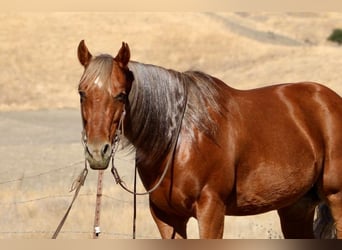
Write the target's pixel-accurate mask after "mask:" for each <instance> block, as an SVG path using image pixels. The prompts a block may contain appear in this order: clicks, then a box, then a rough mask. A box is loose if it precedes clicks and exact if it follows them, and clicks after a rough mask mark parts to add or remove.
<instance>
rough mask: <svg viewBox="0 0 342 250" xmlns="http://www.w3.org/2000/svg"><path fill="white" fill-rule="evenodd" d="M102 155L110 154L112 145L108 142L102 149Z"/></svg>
mask: <svg viewBox="0 0 342 250" xmlns="http://www.w3.org/2000/svg"><path fill="white" fill-rule="evenodd" d="M101 154H102V157H103V156H107V155H109V154H110V145H109V144H108V143H106V144H105V145H104V146H103V147H102V150H101Z"/></svg>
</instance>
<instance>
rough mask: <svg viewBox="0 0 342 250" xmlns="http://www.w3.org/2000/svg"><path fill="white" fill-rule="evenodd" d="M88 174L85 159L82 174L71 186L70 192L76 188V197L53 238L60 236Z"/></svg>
mask: <svg viewBox="0 0 342 250" xmlns="http://www.w3.org/2000/svg"><path fill="white" fill-rule="evenodd" d="M87 175H88V168H87V161H85V164H84V169H83V170H82V172H81V173H80V175H79V176H78V177H77V179H76V180H75V181H74V182H73V183H72V185H71V188H70V192H72V191H74V190H75V193H74V197H73V198H72V201H71V203H70V205H69V207H68V209H67V211H66V213H65V214H64V216H63V218H62V220H61V221H60V223H59V225H58V226H57V229H56V231H55V233H54V234H53V235H52V239H57V236H58V234H59V232H60V231H61V229H62V227H63V225H64V223H65V221H66V219H67V217H68V215H69V212H70V210H71V208H72V205H73V204H74V202H75V200H76V198H77V195H78V193H79V192H80V189H81V187H82V186H83V185H84V182H85V179H86V178H87Z"/></svg>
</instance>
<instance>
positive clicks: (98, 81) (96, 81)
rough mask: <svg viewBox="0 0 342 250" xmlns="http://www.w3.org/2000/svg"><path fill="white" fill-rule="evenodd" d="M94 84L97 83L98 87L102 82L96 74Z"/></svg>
mask: <svg viewBox="0 0 342 250" xmlns="http://www.w3.org/2000/svg"><path fill="white" fill-rule="evenodd" d="M94 83H95V85H97V86H98V87H99V88H101V87H102V85H103V83H102V81H101V80H100V77H99V76H98V77H97V78H96V79H95V81H94Z"/></svg>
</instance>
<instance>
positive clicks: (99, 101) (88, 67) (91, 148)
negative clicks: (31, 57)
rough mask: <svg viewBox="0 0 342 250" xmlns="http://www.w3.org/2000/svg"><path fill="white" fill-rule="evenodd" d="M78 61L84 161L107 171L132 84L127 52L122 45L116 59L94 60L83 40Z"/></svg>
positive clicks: (105, 56) (104, 56) (100, 56)
mask: <svg viewBox="0 0 342 250" xmlns="http://www.w3.org/2000/svg"><path fill="white" fill-rule="evenodd" d="M78 59H79V61H80V63H81V64H82V65H83V67H84V73H83V75H82V78H81V80H80V83H79V87H78V91H79V94H80V105H81V115H82V120H83V129H84V130H83V140H84V146H85V157H86V159H87V161H88V162H89V165H90V167H91V168H92V169H97V170H99V169H106V168H107V167H108V163H109V160H110V158H111V155H112V150H113V143H114V139H115V135H116V131H117V129H118V127H119V123H120V120H122V114H123V112H124V111H125V104H126V101H127V96H128V93H129V91H130V89H131V85H132V82H133V74H132V72H131V71H130V70H129V69H128V66H127V65H128V62H129V60H130V50H129V47H128V44H127V43H124V42H123V43H122V46H121V48H120V50H119V52H118V54H117V55H116V56H115V57H112V56H110V55H99V56H93V55H92V54H91V53H90V52H89V50H88V48H87V46H86V45H85V43H84V41H83V40H82V41H81V42H80V44H79V46H78Z"/></svg>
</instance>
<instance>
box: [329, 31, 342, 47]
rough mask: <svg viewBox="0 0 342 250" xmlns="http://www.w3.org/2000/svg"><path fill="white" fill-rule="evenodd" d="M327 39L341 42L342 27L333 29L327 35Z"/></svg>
mask: <svg viewBox="0 0 342 250" xmlns="http://www.w3.org/2000/svg"><path fill="white" fill-rule="evenodd" d="M328 40H329V41H332V42H335V43H338V44H339V45H341V44H342V29H334V30H333V32H332V33H331V35H330V36H329V37H328Z"/></svg>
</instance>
